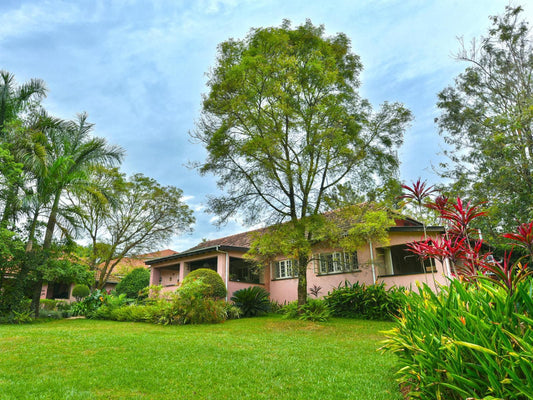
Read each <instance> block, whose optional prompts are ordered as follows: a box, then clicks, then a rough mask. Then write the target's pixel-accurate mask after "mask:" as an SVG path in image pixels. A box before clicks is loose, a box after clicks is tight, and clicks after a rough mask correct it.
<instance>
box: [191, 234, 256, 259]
mask: <svg viewBox="0 0 533 400" xmlns="http://www.w3.org/2000/svg"><path fill="white" fill-rule="evenodd" d="M262 230H264V228H263V229H256V230H253V231H248V232H242V233H237V234H235V235H230V236H225V237H222V238H218V239H213V240H206V241H204V242H201V243H199V244H197V245H196V246H194V247H191V248H190V249H188V250H186V251H184V253H187V252H189V251H194V250H199V249H203V248H207V247H215V246H231V247H245V248H249V247H250V245H251V243H252V235H253V234H254V233H255V232H259V231H262Z"/></svg>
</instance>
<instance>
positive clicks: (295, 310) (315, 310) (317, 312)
mask: <svg viewBox="0 0 533 400" xmlns="http://www.w3.org/2000/svg"><path fill="white" fill-rule="evenodd" d="M281 313H282V314H283V318H293V319H299V320H302V321H315V322H317V321H318V322H326V321H327V320H329V317H330V315H331V311H330V309H329V306H328V304H327V303H326V302H325V301H324V300H321V299H308V300H307V302H306V303H305V304H304V305H302V306H298V302H296V301H293V302H290V303H289V304H287V305H285V306H283V307H282V308H281Z"/></svg>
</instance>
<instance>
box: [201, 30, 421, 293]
mask: <svg viewBox="0 0 533 400" xmlns="http://www.w3.org/2000/svg"><path fill="white" fill-rule="evenodd" d="M361 70H362V64H361V62H360V59H359V57H358V56H357V55H355V54H354V53H353V52H352V51H351V48H350V40H349V39H348V38H347V37H346V36H345V35H344V34H337V35H335V36H332V37H328V36H326V35H325V32H324V27H323V26H314V25H313V24H312V23H311V22H310V21H307V22H306V23H305V24H303V25H301V26H298V27H296V28H292V27H291V26H290V23H289V22H288V21H284V22H283V24H282V25H281V26H280V27H272V28H260V29H252V30H251V31H250V33H249V34H248V36H247V37H246V38H245V39H243V40H234V39H230V40H228V41H226V42H223V43H221V44H220V45H219V47H218V58H217V61H216V65H215V66H214V68H213V69H212V70H211V71H210V72H209V74H208V77H209V80H208V82H207V86H208V93H207V94H206V95H205V97H204V101H203V108H202V116H201V118H200V120H199V121H198V124H197V129H196V130H195V132H194V133H193V136H194V137H195V138H197V139H198V140H199V141H200V142H202V143H203V144H204V145H205V147H206V149H207V159H206V160H205V162H203V163H201V164H199V165H198V168H199V170H200V172H201V173H213V174H215V175H216V176H218V177H219V181H218V184H219V186H220V187H221V188H223V189H225V192H226V193H225V194H223V195H220V196H213V197H211V198H210V199H209V210H210V211H212V212H214V213H216V214H218V215H219V217H220V222H224V221H226V220H228V218H231V217H234V216H235V215H237V214H239V215H243V216H244V217H245V220H246V222H248V223H253V222H258V221H261V222H269V223H272V222H274V223H284V224H285V225H284V228H283V231H286V230H287V227H289V229H290V233H287V232H285V233H284V234H283V236H284V237H285V238H286V239H287V240H289V241H290V242H291V249H292V251H291V254H290V255H291V256H292V257H294V258H297V259H298V265H299V266H298V268H299V273H298V300H299V302H300V303H303V302H305V301H306V298H307V276H306V274H307V265H308V262H309V259H310V253H309V249H310V245H309V244H310V243H312V242H313V240H314V237H313V235H314V229H310V227H314V226H316V224H317V223H318V222H317V221H319V220H320V217H319V216H320V215H321V214H322V213H323V212H324V211H326V210H327V202H326V199H327V198H328V197H329V196H331V195H332V194H333V193H334V192H335V190H336V189H337V188H338V186H339V185H342V184H345V183H346V182H351V185H352V187H356V188H357V189H358V190H360V191H364V190H367V189H369V188H372V187H375V186H376V185H378V184H379V182H381V178H382V177H390V176H394V174H395V172H396V170H397V167H398V160H397V156H396V149H397V148H398V146H399V145H400V144H401V142H402V137H403V131H404V129H405V127H406V125H407V124H408V122H409V121H410V120H411V113H410V111H409V110H407V109H406V108H404V107H403V106H402V105H400V104H397V103H384V104H383V105H382V106H381V108H380V109H379V110H378V111H373V110H372V107H371V105H370V104H369V102H368V101H366V100H364V99H362V98H360V96H359V94H358V87H359V74H360V72H361ZM322 222H324V220H322Z"/></svg>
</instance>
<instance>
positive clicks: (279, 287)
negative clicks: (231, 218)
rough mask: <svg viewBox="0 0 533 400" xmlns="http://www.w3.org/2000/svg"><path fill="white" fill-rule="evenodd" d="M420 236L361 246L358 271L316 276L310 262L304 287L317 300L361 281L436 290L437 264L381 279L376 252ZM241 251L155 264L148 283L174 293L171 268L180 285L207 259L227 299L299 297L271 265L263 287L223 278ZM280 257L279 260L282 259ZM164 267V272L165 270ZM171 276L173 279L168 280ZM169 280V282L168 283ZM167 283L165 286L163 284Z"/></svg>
mask: <svg viewBox="0 0 533 400" xmlns="http://www.w3.org/2000/svg"><path fill="white" fill-rule="evenodd" d="M422 236H423V233H422V232H391V233H390V241H389V243H387V244H373V246H372V252H371V250H370V245H366V246H363V247H362V248H360V249H358V250H357V259H358V263H359V270H358V271H356V272H349V273H336V274H322V275H321V274H318V260H312V261H311V262H310V263H309V266H308V270H307V288H308V293H309V289H310V288H312V287H314V286H315V285H316V286H319V287H320V288H321V290H320V292H319V297H323V296H325V295H327V294H328V292H331V291H332V290H333V289H335V288H337V287H338V286H339V285H344V283H345V281H349V282H350V283H355V282H360V283H362V284H363V283H364V284H365V285H371V284H373V283H379V282H383V283H385V285H386V286H387V287H391V286H393V285H396V286H404V287H408V288H414V287H415V286H416V285H415V282H416V281H419V282H421V283H428V284H429V285H430V286H431V287H433V288H434V287H435V283H438V284H446V283H447V278H446V277H445V273H444V268H443V266H442V265H441V264H440V263H438V262H437V263H436V264H437V265H436V272H434V273H426V274H410V275H392V276H380V271H383V268H380V266H381V267H382V264H383V262H384V260H383V256H382V255H380V252H379V251H378V249H379V248H382V247H387V246H395V245H399V244H405V243H409V242H413V241H417V240H421V237H422ZM333 251H342V249H338V248H329V249H328V248H323V249H320V250H317V251H316V254H315V256H317V255H318V254H319V253H329V252H333ZM243 255H244V253H243V252H235V251H231V252H227V253H226V252H211V253H204V254H200V255H197V256H194V257H186V258H180V259H178V260H171V261H167V262H166V263H161V264H157V265H152V268H151V278H150V284H155V285H157V284H159V277H161V283H162V284H163V291H174V290H176V289H177V288H178V285H179V283H178V282H176V281H174V279H175V277H176V276H178V274H177V271H173V272H172V271H171V270H170V268H176V266H177V265H178V264H179V265H180V269H179V282H181V281H183V278H184V277H185V276H186V275H187V274H188V273H189V272H190V271H189V270H188V268H187V263H189V262H193V261H198V260H203V259H207V258H213V257H216V258H217V272H218V274H219V275H220V276H221V277H222V279H223V280H224V283H226V287H227V288H228V299H229V298H231V296H232V295H233V293H234V292H235V291H237V290H239V289H243V288H246V287H250V286H262V287H264V288H265V289H266V290H267V291H269V293H270V298H271V299H272V300H273V301H276V302H278V303H280V304H284V303H287V302H290V301H294V300H296V299H297V297H298V279H297V278H288V279H274V277H273V274H272V268H271V266H268V267H266V268H265V270H264V274H265V276H264V281H265V284H264V285H262V284H251V283H245V282H234V281H228V280H227V279H226V277H227V273H228V271H229V265H228V262H229V258H230V257H237V258H242V257H243ZM281 259H283V258H279V260H281ZM165 268H167V269H165ZM172 273H174V275H173V276H172V280H168V279H169V277H170V276H171V275H172ZM167 280H168V281H167ZM165 282H167V283H168V284H165Z"/></svg>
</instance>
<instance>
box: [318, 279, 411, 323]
mask: <svg viewBox="0 0 533 400" xmlns="http://www.w3.org/2000/svg"><path fill="white" fill-rule="evenodd" d="M404 291H405V289H404V288H396V287H394V286H393V287H391V288H389V289H385V285H384V284H383V283H380V284H377V285H369V286H366V285H365V284H360V283H359V282H355V283H354V284H351V283H350V282H348V281H345V282H344V286H342V285H339V287H337V288H336V289H334V290H333V291H332V292H331V293H328V295H327V296H326V297H325V298H324V300H325V301H326V303H327V304H328V306H329V308H330V309H331V313H332V315H333V316H336V317H344V318H365V319H372V320H392V319H393V318H394V316H397V315H398V313H399V310H400V308H401V307H402V305H403V299H404V296H403V292H404Z"/></svg>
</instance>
